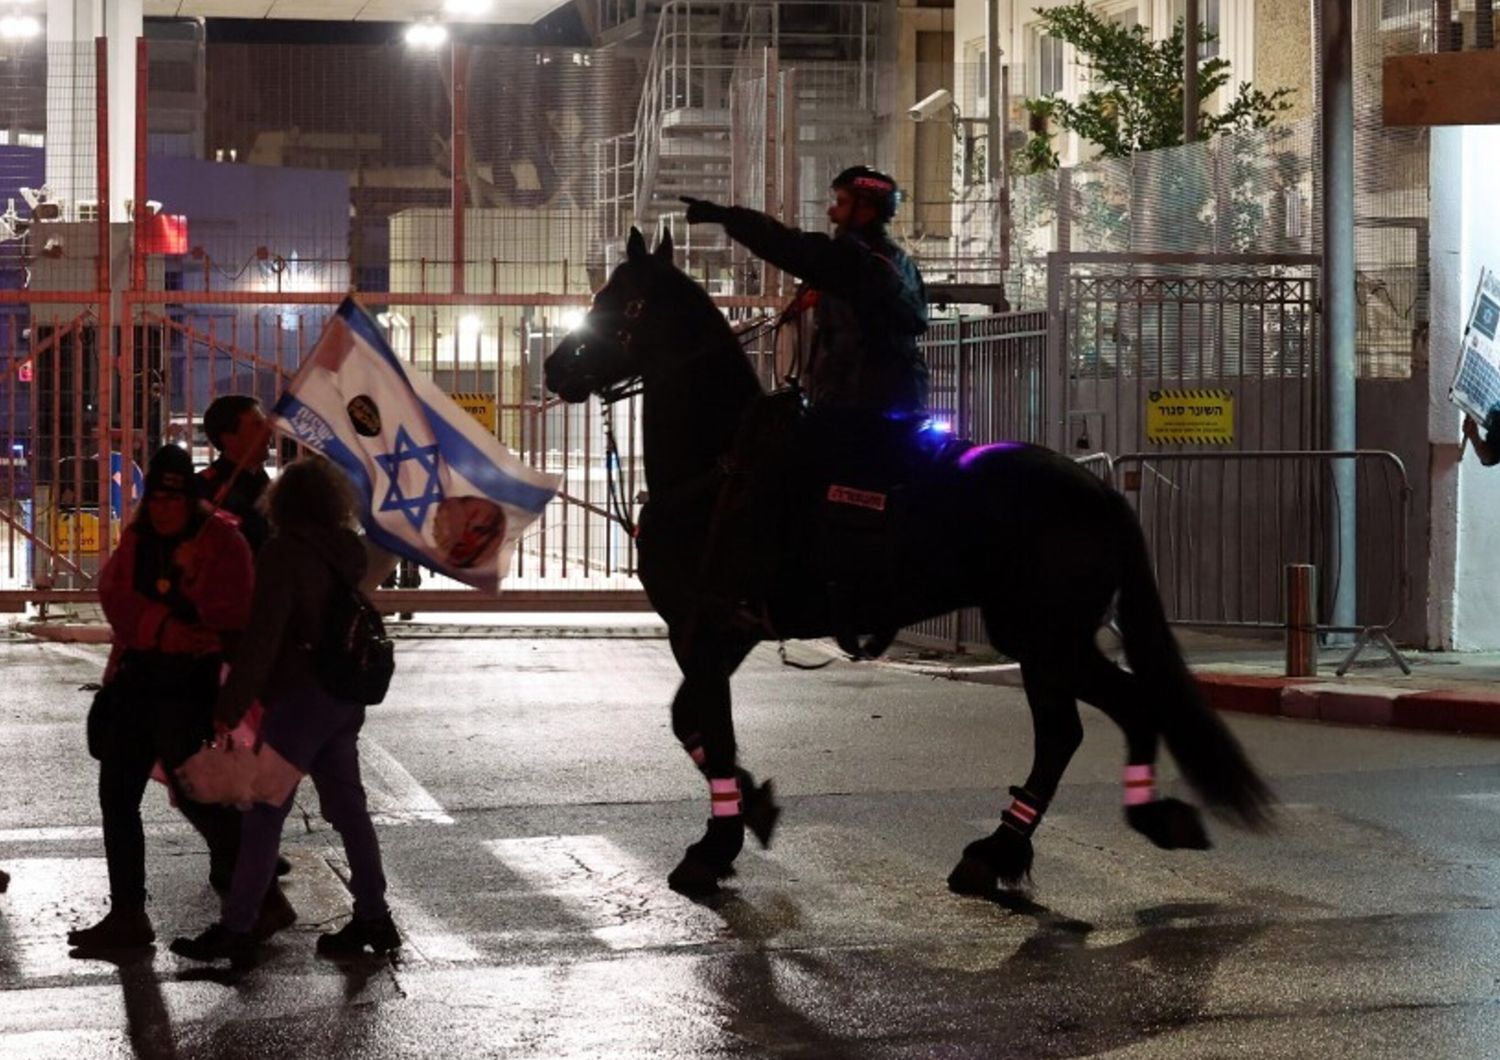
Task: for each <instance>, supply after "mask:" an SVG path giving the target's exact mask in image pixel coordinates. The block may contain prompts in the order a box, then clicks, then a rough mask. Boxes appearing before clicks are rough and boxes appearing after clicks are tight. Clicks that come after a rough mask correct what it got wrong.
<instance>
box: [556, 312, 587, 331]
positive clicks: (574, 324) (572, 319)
mask: <svg viewBox="0 0 1500 1060" xmlns="http://www.w3.org/2000/svg"><path fill="white" fill-rule="evenodd" d="M587 316H588V314H587V313H585V312H584V311H583V310H582V309H568V310H565V311H564V312H563V315H562V316H560V317H558V319H557V322H558V323H559V324H561V325H562V329H563V330H564V331H577V330H578V329H579V328H581V327H583V321H584V318H585V317H587Z"/></svg>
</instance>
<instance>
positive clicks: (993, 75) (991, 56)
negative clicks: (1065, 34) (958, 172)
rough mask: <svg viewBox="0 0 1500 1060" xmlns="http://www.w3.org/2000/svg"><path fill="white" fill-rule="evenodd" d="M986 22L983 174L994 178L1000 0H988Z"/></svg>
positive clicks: (999, 117)
mask: <svg viewBox="0 0 1500 1060" xmlns="http://www.w3.org/2000/svg"><path fill="white" fill-rule="evenodd" d="M986 23H987V28H988V30H989V32H988V34H987V36H988V38H989V40H988V44H989V48H988V50H987V54H986V57H985V78H984V80H985V88H986V89H987V90H988V95H989V99H988V101H987V104H988V107H987V117H988V118H989V127H988V129H987V130H986V132H987V133H988V134H989V146H988V147H987V148H986V149H985V152H984V166H985V175H986V176H987V177H988V178H989V179H990V180H994V179H995V178H997V177H998V176H999V175H1000V134H1001V130H1002V128H1003V125H1002V121H1003V118H1004V115H1002V114H1001V113H1000V57H1001V56H1002V55H1003V54H1005V53H1004V52H1003V51H1002V50H1001V48H1000V0H989V3H988V7H987V12H986Z"/></svg>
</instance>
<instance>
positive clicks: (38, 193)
mask: <svg viewBox="0 0 1500 1060" xmlns="http://www.w3.org/2000/svg"><path fill="white" fill-rule="evenodd" d="M19 190H20V192H21V198H23V199H25V200H26V205H27V206H29V207H31V217H32V220H34V221H56V220H57V219H58V218H60V217H61V216H62V205H61V204H60V203H58V202H56V201H54V200H53V198H52V189H51V188H49V187H47V186H46V185H45V184H43V185H42V186H41V187H40V188H21V189H19Z"/></svg>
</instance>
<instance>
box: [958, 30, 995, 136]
mask: <svg viewBox="0 0 1500 1060" xmlns="http://www.w3.org/2000/svg"><path fill="white" fill-rule="evenodd" d="M989 58H990V57H989V54H988V53H987V52H986V50H985V39H984V38H983V37H975V38H974V39H973V40H971V41H969V42H968V43H967V44H965V45H964V67H965V69H966V71H967V73H966V76H965V77H964V98H963V104H962V110H963V113H964V114H965V115H966V116H967V117H970V118H973V117H977V116H979V115H980V114H982V113H984V112H985V105H986V103H987V102H988V101H989V98H990V62H989Z"/></svg>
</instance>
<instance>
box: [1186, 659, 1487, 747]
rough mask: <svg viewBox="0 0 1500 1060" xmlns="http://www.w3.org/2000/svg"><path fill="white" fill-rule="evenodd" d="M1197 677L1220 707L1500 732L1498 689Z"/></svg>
mask: <svg viewBox="0 0 1500 1060" xmlns="http://www.w3.org/2000/svg"><path fill="white" fill-rule="evenodd" d="M1194 676H1195V677H1196V679H1197V681H1198V689H1199V691H1201V692H1202V693H1203V698H1204V700H1205V701H1206V702H1207V703H1208V705H1209V706H1211V707H1213V708H1214V709H1215V710H1226V711H1234V712H1236V713H1239V714H1261V715H1266V716H1270V717H1282V718H1296V719H1298V720H1302V721H1325V722H1331V723H1334V724H1339V725H1375V726H1382V727H1385V728H1395V729H1418V730H1423V731H1426V732H1452V733H1466V734H1481V735H1486V736H1500V693H1495V692H1482V691H1478V690H1474V691H1469V690H1466V689H1444V690H1441V691H1433V690H1428V691H1413V690H1411V689H1409V688H1396V687H1392V686H1388V685H1347V684H1335V683H1332V682H1327V681H1321V680H1319V679H1318V678H1314V677H1310V678H1295V677H1256V676H1251V675H1245V674H1216V673H1197V674H1195V675H1194Z"/></svg>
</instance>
